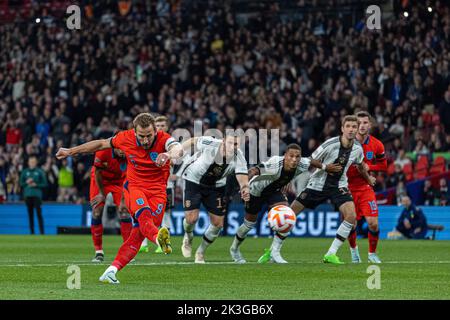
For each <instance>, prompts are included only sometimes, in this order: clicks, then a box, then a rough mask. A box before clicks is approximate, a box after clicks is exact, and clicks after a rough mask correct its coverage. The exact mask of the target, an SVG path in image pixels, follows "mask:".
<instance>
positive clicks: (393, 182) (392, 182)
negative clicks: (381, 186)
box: [386, 164, 406, 188]
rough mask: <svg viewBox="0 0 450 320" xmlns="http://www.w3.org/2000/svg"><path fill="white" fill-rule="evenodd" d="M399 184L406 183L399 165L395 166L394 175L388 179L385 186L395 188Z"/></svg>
mask: <svg viewBox="0 0 450 320" xmlns="http://www.w3.org/2000/svg"><path fill="white" fill-rule="evenodd" d="M399 182H406V176H405V173H404V172H403V168H402V167H401V166H400V165H399V164H396V165H395V171H394V173H393V174H392V175H391V176H390V177H389V178H388V180H387V182H386V186H387V187H388V188H389V187H395V186H397V185H398V183H399Z"/></svg>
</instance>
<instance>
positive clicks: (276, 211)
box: [267, 205, 297, 233]
mask: <svg viewBox="0 0 450 320" xmlns="http://www.w3.org/2000/svg"><path fill="white" fill-rule="evenodd" d="M267 220H269V226H270V228H271V229H272V230H273V231H275V232H280V233H286V232H289V231H291V230H292V228H293V227H294V225H295V221H296V220H297V217H296V215H295V213H294V211H292V209H291V208H289V207H287V206H283V205H280V206H275V207H273V208H272V209H270V211H269V214H268V216H267Z"/></svg>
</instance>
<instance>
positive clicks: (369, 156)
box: [366, 151, 373, 160]
mask: <svg viewBox="0 0 450 320" xmlns="http://www.w3.org/2000/svg"><path fill="white" fill-rule="evenodd" d="M366 159H367V160H372V159H373V151H367V152H366Z"/></svg>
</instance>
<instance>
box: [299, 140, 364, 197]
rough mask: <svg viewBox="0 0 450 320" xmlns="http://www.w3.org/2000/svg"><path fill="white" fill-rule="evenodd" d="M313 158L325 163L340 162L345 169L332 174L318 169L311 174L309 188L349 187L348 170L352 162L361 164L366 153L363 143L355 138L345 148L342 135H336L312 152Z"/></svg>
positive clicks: (318, 189) (321, 189)
mask: <svg viewBox="0 0 450 320" xmlns="http://www.w3.org/2000/svg"><path fill="white" fill-rule="evenodd" d="M311 158H312V159H315V160H319V161H321V162H322V163H323V164H325V165H327V164H332V163H335V164H340V165H341V166H342V168H343V170H342V171H341V172H339V173H333V174H330V173H328V172H326V171H325V170H319V169H318V170H316V171H314V173H313V174H312V175H311V178H310V179H309V183H308V186H307V188H308V189H312V190H316V191H324V190H328V189H337V188H347V187H348V182H347V170H348V168H349V167H350V165H351V164H353V163H355V164H361V163H362V162H363V160H364V153H363V149H362V146H361V144H360V143H359V142H358V141H356V140H354V143H353V145H352V146H351V147H350V148H344V146H343V145H342V143H341V137H340V136H338V137H334V138H331V139H328V140H327V141H325V142H324V143H322V144H321V145H320V146H319V147H318V148H317V149H316V150H315V151H314V152H313V154H312V156H311Z"/></svg>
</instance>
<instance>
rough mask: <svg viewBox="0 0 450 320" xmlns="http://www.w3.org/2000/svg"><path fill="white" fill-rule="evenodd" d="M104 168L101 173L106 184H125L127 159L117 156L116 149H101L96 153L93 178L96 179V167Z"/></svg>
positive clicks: (92, 172) (92, 170) (92, 171)
mask: <svg viewBox="0 0 450 320" xmlns="http://www.w3.org/2000/svg"><path fill="white" fill-rule="evenodd" d="M96 168H98V169H102V170H101V171H100V174H101V176H102V179H103V183H104V184H114V185H117V184H119V185H120V184H123V182H124V180H125V177H126V171H127V160H126V159H122V158H119V157H116V156H115V155H114V149H105V150H100V151H97V152H96V153H95V158H94V165H93V166H92V169H91V179H92V180H93V181H95V169H96Z"/></svg>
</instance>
